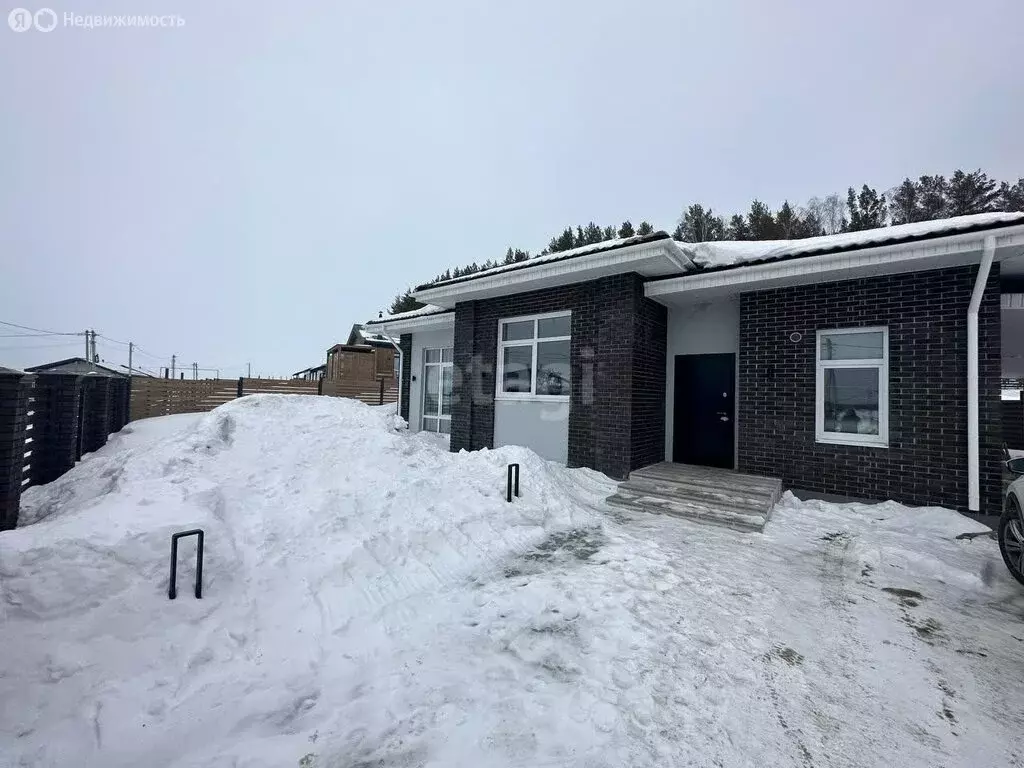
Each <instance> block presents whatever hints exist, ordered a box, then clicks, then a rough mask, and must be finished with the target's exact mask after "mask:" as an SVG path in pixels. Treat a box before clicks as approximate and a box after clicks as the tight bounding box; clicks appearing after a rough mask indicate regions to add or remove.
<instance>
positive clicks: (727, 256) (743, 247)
mask: <svg viewBox="0 0 1024 768" xmlns="http://www.w3.org/2000/svg"><path fill="white" fill-rule="evenodd" d="M1013 223H1020V224H1024V213H978V214H974V215H972V216H954V217H952V218H948V219H938V220H936V221H921V222H916V223H913V224H897V225H895V226H891V227H881V228H879V229H869V230H864V231H862V232H843V233H840V234H837V235H823V236H821V237H808V238H804V239H802V240H760V241H731V240H728V241H718V242H706V243H678V245H679V246H680V247H681V248H682V249H683V251H684V252H685V253H686V254H687V256H689V257H690V258H691V259H692V260H693V262H694V263H695V264H697V265H698V266H701V267H704V268H716V267H732V266H736V265H738V264H745V263H748V262H754V261H770V260H772V259H782V258H786V257H789V256H805V255H810V254H812V253H818V252H821V251H831V250H840V249H852V248H869V247H871V246H875V245H882V244H884V243H887V242H891V241H893V240H902V239H904V238H914V237H927V236H932V235H946V234H955V233H956V232H959V231H962V230H965V229H969V228H971V227H979V226H985V225H994V224H1013Z"/></svg>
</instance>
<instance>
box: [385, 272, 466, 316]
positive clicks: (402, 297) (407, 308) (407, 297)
mask: <svg viewBox="0 0 1024 768" xmlns="http://www.w3.org/2000/svg"><path fill="white" fill-rule="evenodd" d="M456 271H457V270H456ZM424 306H426V305H425V304H421V303H420V302H418V301H416V299H414V298H413V297H412V289H411V288H409V289H407V290H406V291H405V293H400V294H398V295H397V296H395V299H394V301H392V302H391V306H390V307H389V308H388V314H389V315H397V314H398V313H399V312H411V311H412V310H414V309H419V308H420V307H424Z"/></svg>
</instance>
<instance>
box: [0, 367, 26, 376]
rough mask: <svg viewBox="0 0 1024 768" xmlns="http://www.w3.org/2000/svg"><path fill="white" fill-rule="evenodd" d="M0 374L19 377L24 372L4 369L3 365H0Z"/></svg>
mask: <svg viewBox="0 0 1024 768" xmlns="http://www.w3.org/2000/svg"><path fill="white" fill-rule="evenodd" d="M0 373H7V374H11V373H14V374H18V375H21V374H23V373H25V372H24V371H22V370H20V369H18V368H7V367H5V366H3V365H0Z"/></svg>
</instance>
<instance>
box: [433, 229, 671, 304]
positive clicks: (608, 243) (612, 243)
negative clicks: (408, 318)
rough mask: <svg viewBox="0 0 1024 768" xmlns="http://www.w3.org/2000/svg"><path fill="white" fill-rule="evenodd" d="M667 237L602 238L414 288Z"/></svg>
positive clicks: (460, 280) (532, 265)
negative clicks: (599, 240) (595, 241)
mask: <svg viewBox="0 0 1024 768" xmlns="http://www.w3.org/2000/svg"><path fill="white" fill-rule="evenodd" d="M668 239H669V235H668V233H667V232H661V231H659V232H654V233H652V234H649V235H634V236H633V237H620V238H617V239H615V240H604V241H603V242H600V243H592V244H590V245H582V246H580V247H579V248H571V249H570V250H568V251H557V252H555V253H546V254H544V255H543V256H534V257H532V258H530V259H527V260H526V261H517V262H515V263H513V264H502V265H500V266H497V267H491V268H490V269H482V270H480V271H479V272H474V273H473V274H471V275H462V276H460V277H453V278H452V279H451V280H440V281H438V282H436V283H425V284H424V285H419V286H417V287H416V290H417V291H423V290H427V289H428V288H438V287H440V286H443V285H452V284H454V283H462V282H465V281H467V280H476V279H477V278H480V277H487V276H489V275H496V274H498V273H499V272H512V271H514V270H517V269H527V268H529V267H534V266H536V265H538V264H546V263H549V262H552V261H561V260H563V259H571V258H574V257H576V256H583V255H586V254H591V253H603V252H604V251H612V250H615V249H616V248H625V247H626V246H628V245H637V244H638V243H650V242H654V241H656V240H668Z"/></svg>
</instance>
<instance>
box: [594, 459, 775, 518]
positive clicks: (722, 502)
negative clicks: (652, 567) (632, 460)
mask: <svg viewBox="0 0 1024 768" xmlns="http://www.w3.org/2000/svg"><path fill="white" fill-rule="evenodd" d="M781 496H782V481H781V480H779V479H776V478H773V477H758V476H756V475H744V474H741V473H739V472H733V471H732V470H729V469H716V468H714V467H698V466H694V465H692V464H675V463H673V462H670V461H663V462H661V463H660V464H652V465H651V466H649V467H644V468H643V469H637V470H634V471H633V472H630V473H629V479H628V480H626V482H624V483H622V484H621V485H620V486H619V489H618V492H617V493H615V494H614V495H613V496H610V497H609V498H608V500H607V501H608V503H609V504H613V505H616V506H619V507H625V508H627V509H631V510H640V511H643V512H656V513H661V514H668V515H677V516H679V517H683V518H686V519H687V520H694V521H696V522H699V523H710V524H713V525H722V526H726V527H728V528H735V529H737V530H742V531H763V530H764V526H765V523H767V522H768V516H769V515H770V514H771V511H772V507H774V506H775V502H777V501H778V500H779V498H780V497H781Z"/></svg>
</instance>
